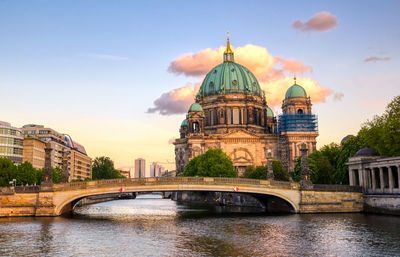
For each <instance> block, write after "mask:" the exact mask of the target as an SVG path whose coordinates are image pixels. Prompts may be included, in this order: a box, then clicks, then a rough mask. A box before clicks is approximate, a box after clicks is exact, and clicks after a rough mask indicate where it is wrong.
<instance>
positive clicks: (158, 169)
mask: <svg viewBox="0 0 400 257" xmlns="http://www.w3.org/2000/svg"><path fill="white" fill-rule="evenodd" d="M164 170H165V168H164V167H163V166H161V165H160V164H158V163H157V162H153V163H152V164H151V165H150V177H161V174H162V173H164Z"/></svg>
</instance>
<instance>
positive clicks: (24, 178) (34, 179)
mask: <svg viewBox="0 0 400 257" xmlns="http://www.w3.org/2000/svg"><path fill="white" fill-rule="evenodd" d="M16 179H17V185H26V184H29V185H34V184H37V185H39V184H40V182H41V181H42V171H41V170H39V169H35V168H34V167H33V166H32V164H31V163H30V162H27V161H26V162H24V163H22V164H20V165H19V166H18V167H17V173H16Z"/></svg>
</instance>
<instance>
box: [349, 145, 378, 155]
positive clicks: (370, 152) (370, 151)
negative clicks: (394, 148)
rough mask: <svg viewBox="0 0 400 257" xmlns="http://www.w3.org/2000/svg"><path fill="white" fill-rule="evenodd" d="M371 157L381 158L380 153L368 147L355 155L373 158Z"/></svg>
mask: <svg viewBox="0 0 400 257" xmlns="http://www.w3.org/2000/svg"><path fill="white" fill-rule="evenodd" d="M371 156H379V153H378V152H377V151H376V150H374V149H372V148H368V147H365V148H362V149H360V150H358V151H357V152H356V154H355V155H354V157H371Z"/></svg>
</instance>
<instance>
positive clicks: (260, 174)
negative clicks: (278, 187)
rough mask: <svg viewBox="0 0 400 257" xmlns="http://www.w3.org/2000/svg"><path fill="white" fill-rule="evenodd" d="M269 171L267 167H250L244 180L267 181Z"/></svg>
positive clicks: (244, 175) (244, 174) (245, 173)
mask: <svg viewBox="0 0 400 257" xmlns="http://www.w3.org/2000/svg"><path fill="white" fill-rule="evenodd" d="M267 173H268V169H267V167H266V166H257V167H254V166H248V167H247V168H246V170H245V171H244V173H243V175H242V176H241V177H242V178H253V179H267Z"/></svg>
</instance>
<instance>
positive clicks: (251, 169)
mask: <svg viewBox="0 0 400 257" xmlns="http://www.w3.org/2000/svg"><path fill="white" fill-rule="evenodd" d="M255 170H256V167H255V166H254V165H250V166H247V167H246V169H245V170H244V172H243V174H242V175H241V176H240V177H241V178H248V177H249V176H250V174H251V173H253V172H254V171H255Z"/></svg>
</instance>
